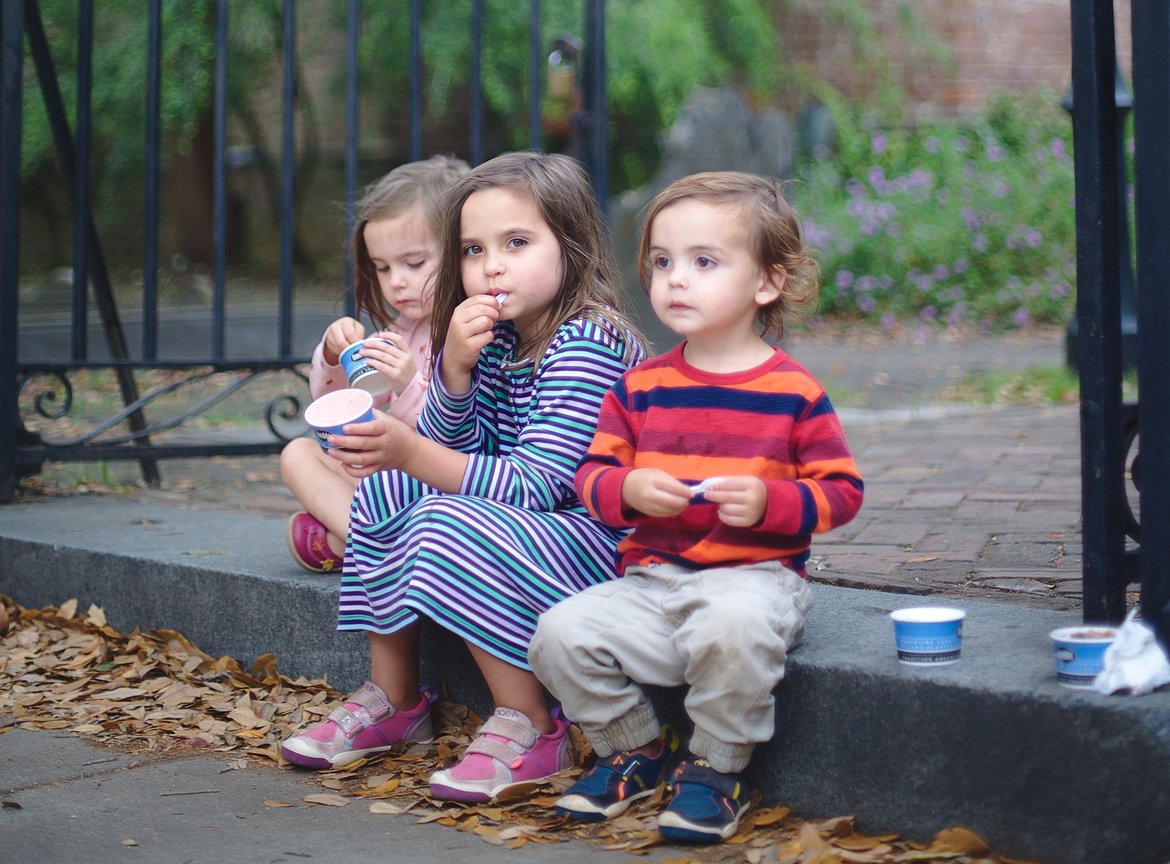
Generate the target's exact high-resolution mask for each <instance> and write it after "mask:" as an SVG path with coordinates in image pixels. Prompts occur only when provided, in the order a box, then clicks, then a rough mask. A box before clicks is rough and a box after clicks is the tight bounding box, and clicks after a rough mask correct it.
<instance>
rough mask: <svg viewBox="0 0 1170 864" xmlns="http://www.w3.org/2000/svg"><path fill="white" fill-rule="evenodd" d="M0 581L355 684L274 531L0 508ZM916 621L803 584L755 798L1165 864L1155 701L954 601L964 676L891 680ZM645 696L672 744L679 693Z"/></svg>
mask: <svg viewBox="0 0 1170 864" xmlns="http://www.w3.org/2000/svg"><path fill="white" fill-rule="evenodd" d="M0 562H2V563H0V593H4V594H7V595H9V596H11V597H12V598H13V599H14V600H16V601H17V602H18V603H20V604H22V605H24V606H28V607H40V606H44V605H48V604H59V603H61V602H63V601H64V600H66V599H69V598H70V597H76V598H78V600H80V601H81V603H82V605H83V608H84V606H85V605H88V604H89V603H96V604H98V605H99V606H101V607H103V609H104V610H105V611H106V615H107V617H108V619H109V621H110V624H111V625H112V626H113V627H115V628H117V629H119V630H122V631H129V630H131V629H133V628H134V627H143V628H173V629H176V630H180V631H181V632H183V633H184V635H186V636H188V637H189V638H191V639H192V640H193V641H194V642H195V643H196V644H198V645H199V646H200V647H202V648H203V649H204V650H205V651H208V652H209V653H211V654H216V655H219V654H231V655H232V656H234V657H236V658H238V659H239V660H241V662H244V663H245V664H247V663H250V662H251V661H252V660H253V659H254V658H255V657H257V656H258V655H260V654H263V653H266V652H272V653H274V654H276V655H277V657H278V658H279V661H280V669H281V671H282V672H284V673H285V674H287V675H290V676H293V677H296V676H298V675H305V676H308V677H321V676H327V677H328V680H329V681H330V682H331V683H332V684H333V685H334V686H336V687H337V688H339V689H341V690H348V689H351V688H352V687H354V686H356V685H357V684H358V683H360V682H361V681H362V680H364V679H365V677H366V674H367V671H366V652H365V644H364V638H363V637H361V636H360V635H356V634H339V633H337V632H335V631H334V630H333V629H332V627H331V626H330V625H331V623H332V621H333V620H334V617H335V615H336V580H335V579H333V578H329V577H321V576H314V575H311V574H306V573H303V572H301V571H299V570H298V569H297V568H296V567H295V565H293V564H292V563H291V562H290V561H289V558H288V554H287V552H286V551H285V549H284V523H283V520H282V519H278V518H273V517H269V516H257V515H251V514H248V513H244V512H217V511H209V510H195V509H181V508H178V507H171V506H166V505H152V504H145V503H140V502H129V501H120V500H117V499H109V498H103V499H87V498H60V499H46V500H43V501H37V502H31V503H27V504H22V505H20V506H15V507H4V508H0ZM919 602H922V598H909V597H906V596H905V595H898V594H890V593H884V592H875V591H862V590H856V589H847V588H832V587H829V586H817V588H816V602H815V605H814V608H813V611H812V614H811V616H810V620H809V626H808V634H807V636H806V639H805V642H804V643H803V644H802V645H801V647H800V648H799V649H798V650H797V651H796V652H794V654H793V656H792V659H791V663H790V669H789V675H788V678H787V679H786V681H785V682H784V684H783V685H781V687H780V689H779V691H778V696H779V698H778V705H779V709H778V720H777V722H778V734H777V737H776V739H775V740H773V741H772V742H771V743H770V744H768V745H766V746H764V747H762V748H760V750H759V752H758V753H757V755H756V758H755V759H754V760H753V768H752V770H753V772H754V774H755V779H756V781H757V782H758V783H759V784H760V786H761V788H762V791H763V793H764V795H765V796H766V798H767V799H769V800H772V801H778V802H783V803H786V804H788V805H789V806H791V807H793V809H794V810H795V811H796V812H797V813H798V814H800V815H803V816H806V817H810V818H815V817H827V816H838V815H844V814H852V815H853V816H855V818H856V820H857V823H858V826H859V828H860V829H861V830H867V831H872V832H880V831H896V832H899V833H901V834H903V835H904V836H909V837H913V838H917V839H923V840H926V839H929V838H930V836H932V835H933V833H934V832H936V831H937V830H939V829H941V828H944V827H949V826H952V825H962V826H965V827H968V828H970V829H972V830H974V831H976V832H977V833H979V834H980V835H982V836H983V837H984V838H985V839H987V840H988V841H989V842H990V843H991V844H992V846H993V848H995V849H996V851H998V852H1001V853H1003V854H1006V855H1011V856H1016V857H1024V858H1030V859H1034V860H1037V861H1042V862H1045V864H1098V862H1099V864H1116V862H1122V861H1124V862H1127V864H1166V862H1167V860H1170V820H1167V818H1166V814H1167V813H1170V692H1160V693H1155V694H1150V695H1147V696H1143V697H1140V698H1130V697H1121V696H1112V697H1105V696H1101V695H1099V694H1096V693H1093V692H1079V691H1073V690H1068V689H1066V688H1063V687H1060V686H1059V685H1058V684H1057V683H1056V681H1055V678H1054V676H1053V670H1052V659H1051V655H1050V649H1049V645H1048V639H1047V634H1048V631H1049V630H1051V629H1052V628H1054V627H1057V626H1061V625H1064V624H1069V623H1077V621H1078V619H1077V618H1076V616H1075V615H1070V614H1067V613H1059V612H1050V611H1041V610H1035V609H1026V608H1020V607H1015V606H1008V605H1002V604H994V603H973V602H965V603H963V604H962V605H963V606H964V608H966V609H967V612H968V616H967V620H966V622H965V625H964V645H963V658H962V660H961V662H959V663H958V664H956V665H954V666H949V667H943V668H937V669H912V668H909V667H906V666H903V665H901V664H899V663H898V662H897V659H896V657H895V655H894V652H893V648H892V636H891V627H890V623H889V620H888V618H887V614H888V612H889V611H890V610H892V609H894V608H896V607H898V606H903V605H908V604H910V603H919ZM927 602H929V601H927ZM427 646H428V647H427V656H426V660H425V669H424V674H425V675H426V677H427V680H432V681H435V682H436V683H441V684H445V685H446V687H447V688H448V691H449V692H450V693H451V694H452V695H453V696H454V697H455V698H458V699H460V700H462V701H465V702H467V703H468V704H471V705H472V706H474V707H476V708H477V709H479V710H483V709H484V708H485V707H486V706H487V704H488V699H487V693H486V690H485V688H484V686H483V684H482V682H480V681H479V680H478V676H475V675H468V674H467V672H468V670H469V669H470V668H471V664H470V663H469V662H468V660H467V655H466V653H465V652H464V650H463V648H462V646H460V645H459V644H457V642H456V641H455V640H454V639H451V638H450V637H447V636H446V635H445V634H441V633H440V632H439V631H437V630H431V631H429V632H428V643H427ZM653 695H654V698H655V702H656V704H657V705H658V707H659V709H660V711H661V713H662V716H663V718H664V719H667V720H671V721H672V722H677V723H679V725H680V726H682V727H683V728H684V729H685V728H686V723H685V717H684V715H683V714H682V706H681V698H680V694H679V693H678V692H675V691H656V692H655V693H654V694H653Z"/></svg>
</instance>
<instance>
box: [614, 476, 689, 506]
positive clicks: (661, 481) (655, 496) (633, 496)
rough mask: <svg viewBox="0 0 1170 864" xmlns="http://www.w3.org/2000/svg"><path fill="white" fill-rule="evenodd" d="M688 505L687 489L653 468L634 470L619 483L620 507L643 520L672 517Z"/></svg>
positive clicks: (687, 487)
mask: <svg viewBox="0 0 1170 864" xmlns="http://www.w3.org/2000/svg"><path fill="white" fill-rule="evenodd" d="M690 503H691V489H690V487H689V486H687V485H686V484H685V483H683V482H681V481H679V480H676V479H675V478H674V477H671V476H670V475H669V474H667V473H666V472H665V471H660V470H659V469H657V468H635V469H634V470H633V471H631V472H630V473H629V474H627V475H626V479H625V480H623V481H622V504H624V505H625V506H626V507H629V508H630V509H632V510H637V511H638V512H639V513H645V514H646V515H647V516H674V515H675V514H676V513H681V512H682V511H683V510H685V509H686V507H687V505H689V504H690Z"/></svg>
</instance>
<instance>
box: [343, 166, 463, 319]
mask: <svg viewBox="0 0 1170 864" xmlns="http://www.w3.org/2000/svg"><path fill="white" fill-rule="evenodd" d="M469 170H470V167H469V166H468V164H467V163H466V162H464V161H463V160H462V159H456V158H455V157H453V156H432V157H431V158H430V159H424V160H422V161H419V162H407V163H406V164H405V165H399V166H398V167H397V168H395V169H394V170H393V171H391V172H390V173H389V174H386V175H385V176H383V177H382V178H381V179H379V180H377V181H375V182H374V183H371V184H370V185H369V186H367V187H366V189H365V192H364V193H363V194H362V197H361V199H360V200H359V201H358V203H357V209H356V214H355V215H356V219H355V220H354V225H353V230H352V231H351V232H350V235H349V244H348V245H349V259H350V264H351V265H352V266H353V298H354V303H355V305H356V306H357V311H358V314H359V315H360V314H362V313H365V314H366V315H368V316H369V317H370V320H371V321H373V322H374V325H375V326H376V327H378V328H379V329H380V328H382V327H385V326H386V325H388V324H389V323H390V322H391V321H393V320H394V319H395V318H397V317H398V310H397V309H395V308H394V307H393V306H391V305H390V304H389V303H387V302H386V298H385V297H383V296H382V289H381V288H380V287H379V285H378V274H377V271H376V270H375V268H374V262H373V261H371V260H370V253H369V252H368V251H367V250H366V242H365V230H366V225H368V224H369V223H371V222H379V221H381V220H383V219H393V218H394V217H396V216H401V215H402V214H404V213H407V212H409V211H410V210H411V208H413V207H418V208H420V209H421V210H422V215H423V218H424V219H426V222H427V231H428V232H429V233H430V235H431V236H432V237H434V238H438V237H439V230H440V226H441V225H442V215H443V201H444V199H445V198H446V195H447V190H448V189H450V188H451V184H453V183H454V182H455V181H456V180H458V179H459V178H460V177H462V176H463V175H464V174H466V173H467V172H468V171H469Z"/></svg>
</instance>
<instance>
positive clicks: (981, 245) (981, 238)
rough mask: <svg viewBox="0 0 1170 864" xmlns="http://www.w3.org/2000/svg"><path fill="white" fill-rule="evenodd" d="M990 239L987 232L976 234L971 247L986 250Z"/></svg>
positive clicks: (978, 250)
mask: <svg viewBox="0 0 1170 864" xmlns="http://www.w3.org/2000/svg"><path fill="white" fill-rule="evenodd" d="M987 246H988V240H987V235H986V234H976V235H975V236H974V237H972V238H971V248H972V249H974V250H975V251H976V252H986V251H987Z"/></svg>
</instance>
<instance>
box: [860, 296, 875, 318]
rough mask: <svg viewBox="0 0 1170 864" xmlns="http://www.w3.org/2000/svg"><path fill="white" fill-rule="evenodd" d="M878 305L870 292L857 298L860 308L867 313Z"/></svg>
mask: <svg viewBox="0 0 1170 864" xmlns="http://www.w3.org/2000/svg"><path fill="white" fill-rule="evenodd" d="M876 305H877V303H875V302H874V299H873V298H872V297H870V296H869V295H868V294H862V295H861V296H860V297H858V298H857V308H858V309H860V310H861V311H862V312H864V313H866V314H867V315H868V314H869V313H870V312H872V311H873V309H874V307H875V306H876Z"/></svg>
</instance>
